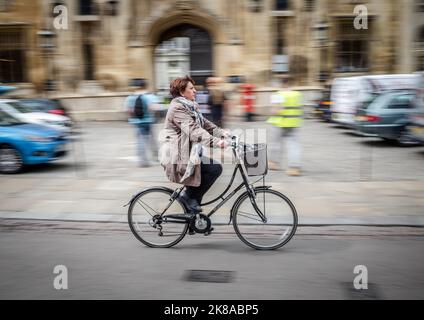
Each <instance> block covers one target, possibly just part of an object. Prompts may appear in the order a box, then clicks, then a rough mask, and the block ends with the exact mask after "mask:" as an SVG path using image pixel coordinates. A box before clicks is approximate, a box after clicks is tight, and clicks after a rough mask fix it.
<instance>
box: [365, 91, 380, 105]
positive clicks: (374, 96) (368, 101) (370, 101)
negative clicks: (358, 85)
mask: <svg viewBox="0 0 424 320" xmlns="http://www.w3.org/2000/svg"><path fill="white" fill-rule="evenodd" d="M378 97H379V95H378V94H377V93H372V94H370V96H369V98H368V99H367V100H366V101H364V102H363V104H362V109H368V107H369V106H370V105H371V104H372V103H373V102H374V101H375V100H376V99H377V98H378Z"/></svg>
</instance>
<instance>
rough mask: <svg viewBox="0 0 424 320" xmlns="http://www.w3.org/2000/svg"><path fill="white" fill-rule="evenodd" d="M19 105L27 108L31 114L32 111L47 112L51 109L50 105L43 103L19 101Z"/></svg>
mask: <svg viewBox="0 0 424 320" xmlns="http://www.w3.org/2000/svg"><path fill="white" fill-rule="evenodd" d="M20 103H21V104H22V105H24V106H25V107H27V109H31V110H33V112H34V111H41V112H46V111H49V110H50V108H51V107H52V106H51V105H49V104H47V103H43V102H41V101H36V100H21V101H20Z"/></svg>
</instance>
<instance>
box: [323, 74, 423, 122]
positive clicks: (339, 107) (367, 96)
mask: <svg viewBox="0 0 424 320" xmlns="http://www.w3.org/2000/svg"><path fill="white" fill-rule="evenodd" d="M418 80H419V76H418V75H417V74H386V75H372V76H356V77H346V78H335V79H334V81H333V84H332V87H331V102H332V104H331V118H332V120H333V121H334V122H337V123H340V124H343V125H346V126H353V125H354V123H355V114H356V111H357V109H358V108H360V107H361V106H362V104H363V103H367V102H369V101H370V100H372V99H373V98H374V97H375V95H378V94H379V93H382V92H384V91H390V90H401V89H414V88H417V86H418Z"/></svg>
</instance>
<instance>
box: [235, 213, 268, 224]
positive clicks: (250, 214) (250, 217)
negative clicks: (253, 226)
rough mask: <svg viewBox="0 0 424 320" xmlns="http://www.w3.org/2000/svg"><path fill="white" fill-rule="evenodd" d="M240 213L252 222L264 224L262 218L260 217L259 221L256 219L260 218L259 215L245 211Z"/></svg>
mask: <svg viewBox="0 0 424 320" xmlns="http://www.w3.org/2000/svg"><path fill="white" fill-rule="evenodd" d="M238 213H239V214H240V215H241V216H243V217H246V218H249V219H252V220H256V221H260V222H263V221H262V219H260V217H259V219H256V217H258V215H257V214H253V213H247V212H244V211H239V212H238Z"/></svg>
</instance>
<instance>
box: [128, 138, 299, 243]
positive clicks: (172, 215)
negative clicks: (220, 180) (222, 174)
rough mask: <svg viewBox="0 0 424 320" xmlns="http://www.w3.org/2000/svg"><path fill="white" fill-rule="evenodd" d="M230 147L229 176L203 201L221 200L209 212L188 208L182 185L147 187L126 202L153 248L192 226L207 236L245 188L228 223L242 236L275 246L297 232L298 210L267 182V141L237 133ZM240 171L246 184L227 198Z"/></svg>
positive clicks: (138, 231)
mask: <svg viewBox="0 0 424 320" xmlns="http://www.w3.org/2000/svg"><path fill="white" fill-rule="evenodd" d="M231 148H232V153H233V156H234V158H235V160H236V163H235V164H236V165H235V167H234V171H233V174H232V177H231V180H230V182H229V184H228V186H227V187H226V188H225V190H224V191H223V192H222V193H221V194H220V195H219V196H218V197H216V198H215V199H213V200H210V201H208V202H206V203H202V204H201V206H205V205H209V204H212V203H214V202H216V201H218V200H219V199H221V202H219V203H218V204H217V205H216V206H215V207H214V208H213V209H212V210H211V211H210V212H209V213H208V214H207V215H205V214H202V213H190V212H188V210H187V208H185V207H184V205H183V204H182V203H181V202H180V201H179V200H178V196H179V194H180V192H181V191H182V190H183V189H184V186H183V187H179V188H177V189H175V190H172V189H170V188H167V187H152V188H148V189H145V190H142V191H140V192H139V193H138V194H136V195H134V196H133V197H132V199H131V200H130V201H129V202H128V203H127V204H126V205H129V208H128V223H129V226H130V229H131V231H132V233H133V234H134V236H135V237H136V238H137V239H138V240H139V241H141V242H142V243H143V244H145V245H147V246H149V247H154V248H169V247H172V246H174V245H176V244H177V243H179V242H180V241H181V240H182V239H183V238H184V237H185V235H186V234H187V231H188V230H189V229H190V231H194V232H195V233H203V234H205V235H208V234H210V232H211V220H210V217H211V216H212V215H213V214H214V213H215V212H216V211H217V210H218V209H219V208H220V207H221V206H222V205H223V204H224V203H226V202H227V201H228V200H229V199H231V198H232V197H233V196H234V195H235V194H236V193H237V192H238V191H239V190H240V189H242V188H243V186H244V187H245V188H246V190H245V191H244V192H243V193H242V194H241V195H240V196H239V197H238V198H237V199H236V201H235V202H234V203H233V206H232V208H231V211H230V220H229V222H228V225H229V224H230V223H231V222H232V223H233V227H234V230H235V232H236V234H237V236H238V237H239V238H240V240H241V241H243V242H244V243H245V244H246V245H248V246H250V247H252V248H254V249H257V250H272V249H277V248H280V247H282V246H283V245H285V244H286V243H287V242H289V241H290V239H291V238H292V237H293V236H294V234H295V232H296V228H297V212H296V208H295V206H294V205H293V203H292V202H291V201H290V200H289V199H288V198H287V197H286V196H285V195H284V194H282V193H280V192H278V191H276V190H272V189H271V186H266V185H265V175H266V173H267V170H268V167H267V155H266V145H265V144H254V145H246V144H243V143H240V142H239V141H238V137H235V136H233V137H232V138H231ZM252 159H253V160H255V159H256V162H254V161H252ZM261 160H262V161H261ZM251 162H254V163H251ZM237 171H239V172H240V174H241V177H242V180H243V182H242V183H241V184H240V185H239V186H238V187H237V188H235V189H234V190H233V191H232V192H231V193H229V194H228V195H226V196H225V197H224V195H225V194H226V193H227V191H228V190H229V189H230V188H231V186H232V184H233V182H234V178H235V176H236V174H237ZM255 175H256V176H259V175H262V178H259V180H260V179H262V181H263V185H261V186H253V184H254V183H256V182H257V181H259V180H257V181H255V182H254V183H252V184H251V183H250V182H249V180H248V176H255ZM261 200H263V202H261Z"/></svg>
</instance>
